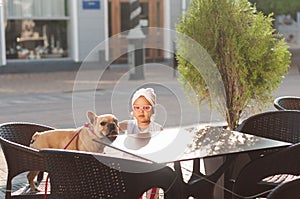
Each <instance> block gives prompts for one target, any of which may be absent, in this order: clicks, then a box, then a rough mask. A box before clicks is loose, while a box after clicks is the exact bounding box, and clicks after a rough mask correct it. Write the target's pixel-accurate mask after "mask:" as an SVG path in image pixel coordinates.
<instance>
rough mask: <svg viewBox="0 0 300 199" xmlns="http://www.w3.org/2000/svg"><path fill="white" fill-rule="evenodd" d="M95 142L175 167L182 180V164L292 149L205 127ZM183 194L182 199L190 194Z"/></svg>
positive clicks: (174, 129)
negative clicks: (262, 151)
mask: <svg viewBox="0 0 300 199" xmlns="http://www.w3.org/2000/svg"><path fill="white" fill-rule="evenodd" d="M95 141H97V142H99V143H101V144H104V145H106V146H109V147H110V148H113V149H115V150H117V151H120V152H123V155H124V156H128V155H131V156H135V157H137V159H139V158H142V159H145V160H148V161H151V162H153V163H158V164H167V163H175V164H174V167H175V171H177V173H178V174H180V175H181V176H180V177H181V179H182V173H181V171H178V170H179V169H181V168H180V163H179V162H181V161H186V160H194V164H196V165H197V166H198V163H199V159H200V158H207V157H213V156H221V155H231V154H235V153H241V152H250V151H256V150H266V149H273V148H274V149H275V148H280V147H287V146H289V145H291V144H290V143H286V142H281V141H276V140H272V139H267V138H262V137H259V136H254V135H249V134H245V133H241V132H237V131H229V130H226V129H224V128H220V127H205V128H203V126H202V127H201V126H199V127H191V128H172V129H171V128H170V129H164V130H163V131H160V132H152V133H141V134H121V135H118V137H117V138H116V140H115V141H114V142H112V143H111V142H103V141H99V140H95ZM195 168H196V167H195V165H194V168H193V169H194V170H193V174H194V173H198V174H200V171H198V169H199V168H197V170H196V171H195ZM192 177H194V176H192ZM192 177H191V178H192ZM202 177H203V176H202ZM182 183H183V184H184V186H183V187H189V185H190V186H194V185H196V184H197V183H194V184H193V183H191V184H186V183H184V182H183V180H182ZM189 190H192V189H189ZM184 192H186V191H184ZM181 194H182V195H181V196H180V197H181V199H182V198H185V197H186V196H188V195H189V194H190V193H181Z"/></svg>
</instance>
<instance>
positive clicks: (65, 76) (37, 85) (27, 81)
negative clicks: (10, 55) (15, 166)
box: [0, 65, 300, 198]
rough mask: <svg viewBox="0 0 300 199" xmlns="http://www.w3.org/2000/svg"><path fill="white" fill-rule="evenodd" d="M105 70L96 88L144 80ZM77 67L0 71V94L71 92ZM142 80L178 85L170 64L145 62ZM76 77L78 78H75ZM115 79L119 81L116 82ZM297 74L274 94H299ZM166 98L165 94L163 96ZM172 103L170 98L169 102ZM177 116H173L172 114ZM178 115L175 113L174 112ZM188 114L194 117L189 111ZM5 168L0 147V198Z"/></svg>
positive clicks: (120, 69) (122, 87)
mask: <svg viewBox="0 0 300 199" xmlns="http://www.w3.org/2000/svg"><path fill="white" fill-rule="evenodd" d="M102 72H104V75H102V76H101V78H100V84H99V89H103V90H112V89H116V86H118V89H119V91H120V92H124V93H126V92H127V93H128V92H129V88H136V87H137V86H139V85H141V83H143V82H144V81H142V80H139V81H132V80H128V67H127V66H115V67H111V68H110V69H108V70H106V71H102ZM80 74H81V78H80V79H79V80H80V81H81V82H80V83H81V86H80V89H82V90H83V91H84V90H89V89H90V88H91V85H94V84H95V82H90V80H91V78H92V77H95V75H98V76H99V71H95V70H87V71H82V72H80ZM76 75H78V74H77V71H63V72H49V73H22V74H5V75H0V96H2V97H3V96H18V95H20V94H35V93H44V94H49V93H70V92H72V91H73V86H74V82H75V80H76ZM145 75H146V76H145V80H146V81H150V82H157V83H160V84H161V85H165V86H166V87H168V88H171V89H175V88H177V87H178V82H177V79H176V77H174V76H173V70H172V68H171V67H169V68H168V67H161V66H150V65H149V66H146V67H145ZM77 81H78V79H77ZM116 82H118V84H116ZM299 85H300V75H299V72H298V69H297V68H295V67H293V68H291V69H290V72H289V74H288V75H287V76H286V78H285V79H284V80H283V83H282V84H281V86H280V88H279V90H278V91H276V92H275V93H274V96H275V97H277V96H280V95H298V96H300V89H299ZM162 99H163V100H168V99H167V98H166V99H165V98H162ZM170 103H171V102H170ZM175 117H176V116H175ZM177 117H178V116H177ZM190 117H193V115H191V116H190ZM6 175H7V168H6V162H5V159H4V157H3V153H2V151H1V152H0V198H4V191H5V188H4V187H5V185H6ZM19 182H20V183H21V184H24V183H26V178H25V174H24V175H22V176H21V178H19Z"/></svg>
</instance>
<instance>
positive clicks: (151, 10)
mask: <svg viewBox="0 0 300 199" xmlns="http://www.w3.org/2000/svg"><path fill="white" fill-rule="evenodd" d="M163 1H164V0H140V6H141V9H142V12H141V15H140V27H142V28H145V27H161V28H162V27H164V24H163V21H164V20H163V16H164V12H163V10H164V5H163ZM129 2H130V0H108V15H109V16H108V20H109V22H108V25H109V37H111V36H113V35H116V34H119V33H121V34H120V40H119V41H118V44H116V43H114V44H113V43H110V44H109V49H110V52H109V53H110V55H111V56H113V57H115V56H114V55H118V54H120V52H121V51H122V52H123V51H124V50H127V48H128V42H127V34H126V33H128V31H127V30H129V29H130V20H129V15H130V12H129V10H130V4H129ZM124 31H126V32H124ZM145 34H147V33H145ZM161 34H162V33H160V35H159V37H157V40H156V42H157V43H158V44H162V45H163V43H164V41H163V35H161ZM147 45H148V44H147V42H145V43H144V46H145V48H146V50H145V59H146V62H155V61H161V60H163V59H164V52H163V51H162V50H159V49H150V48H147ZM115 46H118V48H114V47H115ZM115 62H116V63H127V54H125V55H122V56H121V57H119V58H118V59H117V60H115Z"/></svg>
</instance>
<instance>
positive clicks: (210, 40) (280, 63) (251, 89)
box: [176, 0, 291, 129]
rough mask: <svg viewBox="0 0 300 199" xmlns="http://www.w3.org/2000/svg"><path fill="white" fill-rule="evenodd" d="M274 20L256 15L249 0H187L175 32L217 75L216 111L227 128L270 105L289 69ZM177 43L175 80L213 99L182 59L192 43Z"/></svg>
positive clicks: (199, 95)
mask: <svg viewBox="0 0 300 199" xmlns="http://www.w3.org/2000/svg"><path fill="white" fill-rule="evenodd" d="M272 22H273V18H272V15H268V16H264V15H263V13H261V12H257V11H256V9H255V7H254V6H253V5H251V3H249V2H248V1H247V0H191V2H190V5H189V7H188V9H187V11H186V12H185V14H184V15H183V16H182V17H181V18H180V20H179V22H178V24H176V31H178V32H179V33H180V34H183V35H186V36H188V37H189V38H192V39H193V40H194V41H196V42H197V43H199V44H200V45H201V46H202V47H203V49H205V50H206V51H207V53H208V54H209V55H210V57H211V59H212V60H213V62H214V63H215V66H216V68H217V70H218V72H219V73H220V74H221V81H222V82H223V85H224V91H225V93H226V95H225V97H224V98H225V99H224V103H219V104H217V106H219V107H217V108H218V110H220V111H222V114H224V117H225V118H226V121H227V123H228V128H229V129H235V128H236V127H237V125H238V123H239V120H240V118H241V117H242V116H243V114H245V113H247V112H248V111H249V110H261V109H262V108H264V107H265V105H266V104H267V103H268V102H271V101H273V98H272V92H273V91H274V90H276V89H277V88H278V86H279V85H280V83H281V81H282V78H283V76H284V75H285V74H286V73H287V71H288V68H289V65H290V57H291V54H290V52H289V51H288V46H287V45H286V44H285V42H284V40H283V39H282V38H281V37H280V35H279V34H277V33H276V32H275V29H274V28H273V27H272ZM176 45H177V57H176V58H177V60H178V71H179V74H180V76H179V80H180V81H181V82H182V84H183V87H184V88H185V90H186V92H187V94H188V95H189V94H190V91H191V90H192V91H193V92H195V93H196V94H197V98H198V100H199V102H203V100H212V99H211V96H212V95H210V94H209V92H210V90H209V88H207V81H205V80H204V79H203V76H202V75H201V71H200V73H199V71H198V70H199V67H198V68H197V66H195V65H193V63H191V62H190V60H187V59H186V58H187V57H188V56H189V55H188V54H190V53H191V45H186V44H185V41H184V39H181V40H180V39H179V40H177V43H176ZM193 53H197V52H193ZM200 70H201V67H200Z"/></svg>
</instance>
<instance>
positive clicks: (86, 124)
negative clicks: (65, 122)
mask: <svg viewBox="0 0 300 199" xmlns="http://www.w3.org/2000/svg"><path fill="white" fill-rule="evenodd" d="M84 127H86V128H88V129H89V130H90V131H91V132H92V133H93V134H95V131H94V127H93V126H92V125H91V123H85V124H84Z"/></svg>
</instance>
